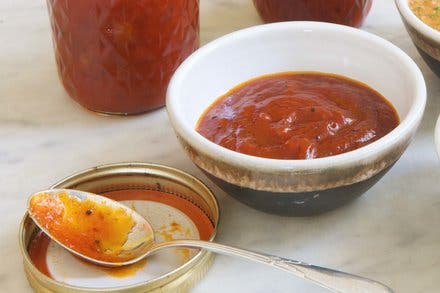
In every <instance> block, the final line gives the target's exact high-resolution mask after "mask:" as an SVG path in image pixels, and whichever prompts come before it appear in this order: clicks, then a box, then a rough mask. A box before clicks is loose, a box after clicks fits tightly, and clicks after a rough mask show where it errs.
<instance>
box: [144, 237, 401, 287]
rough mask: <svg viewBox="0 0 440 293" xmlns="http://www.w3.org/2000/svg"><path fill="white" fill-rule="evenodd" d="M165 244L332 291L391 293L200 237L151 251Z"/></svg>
mask: <svg viewBox="0 0 440 293" xmlns="http://www.w3.org/2000/svg"><path fill="white" fill-rule="evenodd" d="M168 247H191V248H203V249H207V250H210V251H213V252H216V253H220V254H226V255H231V256H239V257H243V258H245V259H249V260H253V261H256V262H260V263H263V264H266V265H269V266H271V267H275V268H277V269H281V270H284V271H287V272H289V273H292V274H293V275H295V276H297V277H300V278H303V279H306V280H309V281H311V282H314V283H316V284H318V285H320V286H322V287H324V288H327V289H329V290H330V291H333V292H341V293H342V292H344V293H345V292H357V293H362V292H365V293H366V292H368V293H379V292H381V293H382V292H387V293H391V292H393V290H391V289H390V288H388V287H387V286H385V285H383V284H381V283H379V282H376V281H373V280H370V279H367V278H363V277H360V276H356V275H352V274H349V273H344V272H340V271H336V270H332V269H327V268H323V267H318V266H314V265H310V264H307V263H303V262H300V261H295V260H291V259H288V258H282V257H278V256H275V255H269V254H265V253H258V252H254V251H250V250H245V249H241V248H237V247H233V246H227V245H223V244H218V243H214V242H208V241H202V240H173V241H169V242H163V243H156V244H154V245H153V247H151V250H150V253H153V252H155V251H157V250H159V249H162V248H168ZM150 253H149V254H150Z"/></svg>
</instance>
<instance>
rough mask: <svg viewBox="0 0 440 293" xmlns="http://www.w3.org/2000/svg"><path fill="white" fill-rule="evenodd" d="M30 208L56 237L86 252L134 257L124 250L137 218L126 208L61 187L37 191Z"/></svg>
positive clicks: (94, 255) (93, 255)
mask: <svg viewBox="0 0 440 293" xmlns="http://www.w3.org/2000/svg"><path fill="white" fill-rule="evenodd" d="M29 212H30V214H31V216H32V217H33V218H34V219H35V221H36V222H37V223H38V224H39V225H40V226H42V228H43V229H45V230H47V231H48V232H49V233H50V234H51V235H52V236H53V237H54V238H56V239H57V240H58V241H60V242H62V243H63V244H64V245H65V246H67V247H68V248H70V249H72V250H75V251H77V252H79V253H81V254H83V255H86V256H88V257H91V258H94V259H97V260H101V261H111V262H115V261H116V262H119V261H124V260H126V259H130V258H131V257H132V256H129V255H124V253H123V252H124V251H125V250H126V246H127V244H129V243H128V241H129V235H130V233H131V232H132V230H133V228H134V227H135V225H136V222H135V220H134V219H133V216H132V215H131V214H130V213H129V212H127V210H126V209H124V208H121V207H114V206H112V205H111V204H109V203H108V202H105V201H104V202H97V201H94V200H91V199H88V198H85V199H80V198H78V197H75V196H72V195H71V194H69V193H68V192H66V191H60V192H58V193H54V192H41V193H37V194H36V195H34V196H33V197H32V198H31V199H30V201H29Z"/></svg>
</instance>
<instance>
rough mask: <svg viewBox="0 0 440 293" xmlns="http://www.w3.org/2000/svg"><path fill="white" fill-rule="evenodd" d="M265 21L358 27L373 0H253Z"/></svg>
mask: <svg viewBox="0 0 440 293" xmlns="http://www.w3.org/2000/svg"><path fill="white" fill-rule="evenodd" d="M253 1H254V5H255V7H256V8H257V10H258V13H259V14H260V16H261V18H262V19H263V20H264V21H265V22H277V21H289V20H309V21H325V22H332V23H338V24H344V25H350V26H354V27H359V26H361V25H362V23H363V21H364V19H365V17H366V16H367V14H368V12H369V11H370V8H371V5H372V3H373V0H253Z"/></svg>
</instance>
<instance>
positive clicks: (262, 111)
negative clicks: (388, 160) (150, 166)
mask: <svg viewBox="0 0 440 293" xmlns="http://www.w3.org/2000/svg"><path fill="white" fill-rule="evenodd" d="M398 124H399V118H398V115H397V113H396V111H395V109H394V108H393V107H392V105H391V104H390V103H389V102H388V101H387V100H386V99H385V98H384V97H383V96H382V95H381V94H379V93H378V92H377V91H375V90H373V89H371V88H370V87H368V86H367V85H365V84H362V83H360V82H357V81H354V80H351V79H348V78H345V77H343V76H339V75H334V74H323V73H317V72H285V73H278V74H271V75H265V76H261V77H257V78H255V79H251V80H249V81H247V82H244V83H242V84H240V85H238V86H236V87H234V88H232V89H231V90H230V91H228V92H227V93H226V94H225V95H223V96H221V97H220V98H218V99H217V101H216V102H214V103H213V104H212V105H211V106H210V107H209V108H208V109H207V110H206V111H205V113H204V114H203V115H202V116H201V118H200V119H199V122H198V124H197V127H196V130H197V131H198V132H199V133H200V134H201V135H203V136H204V137H206V138H207V139H209V140H211V141H213V142H214V143H216V144H219V145H221V146H223V147H226V148H228V149H231V150H234V151H237V152H240V153H244V154H248V155H252V156H257V157H265V158H273V159H313V158H321V157H327V156H332V155H337V154H341V153H345V152H348V151H351V150H354V149H357V148H360V147H362V146H364V145H367V144H369V143H371V142H373V141H375V140H377V139H379V138H381V137H383V136H384V135H386V134H387V133H388V132H390V131H391V130H393V129H394V128H395V127H396V126H397V125H398Z"/></svg>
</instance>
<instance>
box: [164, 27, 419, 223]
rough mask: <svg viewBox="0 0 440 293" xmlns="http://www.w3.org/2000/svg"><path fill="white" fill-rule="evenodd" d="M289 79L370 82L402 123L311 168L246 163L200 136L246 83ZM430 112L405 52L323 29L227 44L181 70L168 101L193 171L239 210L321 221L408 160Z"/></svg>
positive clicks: (300, 163)
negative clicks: (207, 117)
mask: <svg viewBox="0 0 440 293" xmlns="http://www.w3.org/2000/svg"><path fill="white" fill-rule="evenodd" d="M283 71H320V72H331V73H336V74H340V75H344V76H347V77H350V78H353V79H356V80H359V81H362V82H364V83H366V84H368V85H370V86H371V87H373V88H374V89H376V90H378V91H379V92H380V93H381V94H383V95H384V96H385V97H387V98H388V100H389V101H390V102H391V103H392V104H393V105H394V107H395V108H396V110H397V112H398V114H399V116H400V118H401V123H400V125H399V126H398V127H397V128H395V129H394V130H393V131H391V132H390V133H389V134H387V135H386V136H384V137H383V138H381V139H379V140H377V141H375V142H373V143H371V144H369V145H367V146H364V147H362V148H359V149H357V150H354V151H351V152H347V153H344V154H340V155H336V156H330V157H326V158H319V159H312V160H276V159H267V158H260V157H254V156H249V155H245V154H241V153H238V152H234V151H232V150H229V149H226V148H223V147H221V146H219V145H217V144H215V143H213V142H211V141H209V140H208V139H206V138H204V137H203V136H201V135H200V134H199V133H198V132H197V131H196V130H195V127H196V123H197V120H198V119H199V117H200V116H201V115H202V113H203V112H204V110H205V109H206V108H207V107H208V106H209V105H211V104H212V103H213V102H214V100H215V99H216V98H217V97H219V96H220V95H222V94H224V93H225V92H227V91H228V90H229V89H231V88H232V87H234V86H235V85H237V84H239V83H241V82H243V81H246V80H249V79H251V78H254V77H257V76H260V75H263V74H268V73H275V72H283ZM425 102H426V86H425V82H424V79H423V76H422V74H421V72H420V70H419V68H418V67H417V65H416V64H415V63H414V62H413V61H412V60H411V58H409V57H408V56H407V55H406V54H405V53H404V52H403V51H402V50H400V49H399V48H397V47H396V46H394V45H393V44H391V43H390V42H388V41H385V40H383V39H381V38H379V37H377V36H375V35H372V34H370V33H367V32H364V31H361V30H358V29H354V28H351V27H348V26H341V25H335V24H329V23H319V22H283V23H273V24H267V25H260V26H255V27H251V28H248V29H244V30H241V31H237V32H234V33H231V34H229V35H226V36H223V37H221V38H219V39H217V40H215V41H213V42H211V43H209V44H207V45H205V46H204V47H202V48H201V49H199V50H198V51H196V52H195V53H194V54H193V55H191V56H190V57H189V58H188V59H187V60H186V61H185V62H184V63H183V64H182V65H181V66H180V67H179V68H178V70H177V71H176V73H175V74H174V76H173V78H172V80H171V82H170V85H169V88H168V93H167V110H168V115H169V118H170V122H171V124H172V126H173V128H174V131H175V133H176V135H177V137H178V139H179V141H180V143H181V144H182V146H183V149H184V150H185V151H186V153H187V154H188V156H189V157H190V158H191V160H192V161H193V162H194V164H195V165H197V167H199V168H200V169H201V170H203V171H204V172H205V173H206V174H207V175H208V176H209V177H210V178H211V179H212V180H213V181H214V182H215V183H216V184H218V186H220V187H221V188H222V189H224V190H225V191H226V192H227V193H229V194H230V195H232V196H233V197H235V198H236V199H238V200H239V201H241V202H243V203H245V204H247V205H249V206H252V207H254V208H256V209H259V210H262V211H265V212H269V213H275V214H280V215H311V214H316V213H321V212H324V211H328V210H331V209H334V208H336V207H339V206H341V205H343V204H345V203H347V202H349V201H350V200H352V199H354V198H356V197H358V196H360V195H361V194H363V193H364V192H365V191H366V190H368V189H369V188H370V187H371V186H372V185H373V184H375V183H376V182H377V181H378V180H379V179H380V178H381V177H382V176H383V175H384V174H385V173H386V172H387V170H389V169H390V167H391V166H392V165H393V164H394V163H395V162H396V161H397V159H399V157H400V156H401V155H402V153H403V152H404V150H405V149H406V147H407V146H408V144H409V143H410V141H411V139H412V137H413V135H414V133H415V132H416V129H417V127H418V125H419V122H420V120H421V118H422V115H423V111H424V108H425Z"/></svg>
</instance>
